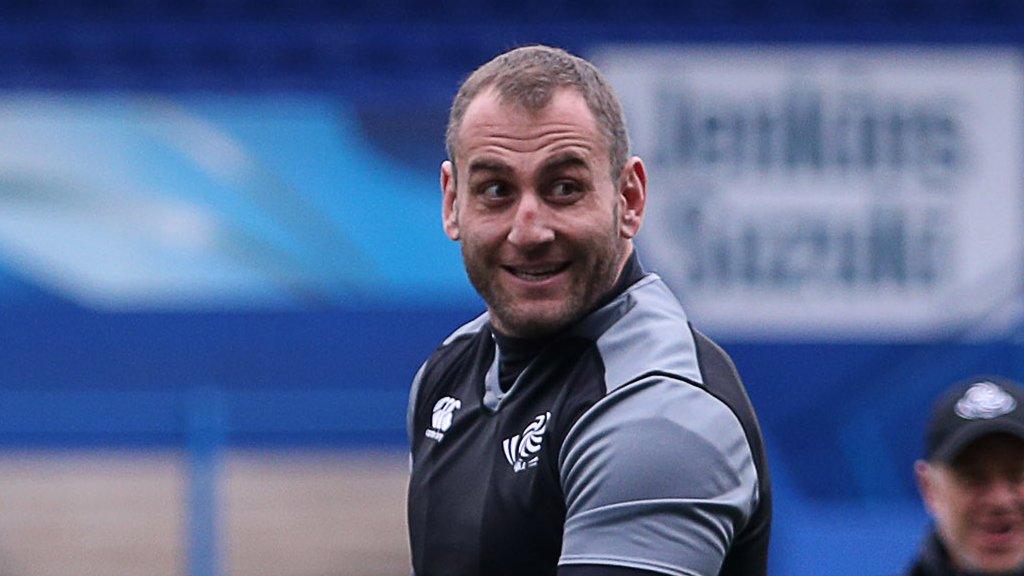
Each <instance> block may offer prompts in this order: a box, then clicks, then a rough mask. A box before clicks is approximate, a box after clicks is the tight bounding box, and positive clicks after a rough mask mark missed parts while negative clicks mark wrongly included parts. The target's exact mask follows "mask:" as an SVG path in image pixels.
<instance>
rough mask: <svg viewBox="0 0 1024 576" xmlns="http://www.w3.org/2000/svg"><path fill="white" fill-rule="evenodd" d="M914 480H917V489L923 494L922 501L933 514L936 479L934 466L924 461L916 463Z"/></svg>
mask: <svg viewBox="0 0 1024 576" xmlns="http://www.w3.org/2000/svg"><path fill="white" fill-rule="evenodd" d="M914 478H916V479H917V489H918V490H919V491H920V492H921V500H923V501H924V505H925V507H926V508H928V512H932V510H933V508H932V500H933V499H934V497H935V477H934V470H933V469H932V465H931V464H929V463H928V462H926V461H924V460H918V461H917V462H914Z"/></svg>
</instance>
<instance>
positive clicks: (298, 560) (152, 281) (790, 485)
mask: <svg viewBox="0 0 1024 576" xmlns="http://www.w3.org/2000/svg"><path fill="white" fill-rule="evenodd" d="M1022 24H1024V4H1021V3H1019V2H1015V1H1009V0H1005V1H1000V0H933V1H925V0H899V1H891V2H883V1H880V0H786V1H779V2H768V1H758V0H749V1H741V0H735V1H721V2H701V1H696V0H690V1H686V0H681V1H677V2H656V1H644V0H630V1H628V2H627V1H621V0H606V1H600V2H573V1H568V0H546V1H544V2H537V1H533V0H525V1H523V2H519V3H507V2H498V1H492V0H476V1H468V0H451V1H443V0H402V1H399V2H380V3H379V2H367V1H359V0H356V1H352V2H336V1H323V0H295V1H288V2H285V1H281V0H139V1H131V0H66V1H46V2H28V1H25V0H0V54H2V57H0V574H3V575H5V576H8V575H9V576H28V575H33V576H34V575H66V574H140V575H143V574H144V575H147V576H155V575H164V574H166V575H189V576H217V575H226V574H233V575H240V576H244V575H250V574H275V575H282V576H290V575H295V576H315V575H334V574H339V575H340V574H344V575H367V576H369V575H387V574H407V573H408V570H409V568H408V559H407V545H406V542H405V527H404V489H405V481H406V478H405V473H406V466H407V464H406V455H405V452H404V451H405V447H406V440H405V433H404V417H405V407H406V392H407V388H408V384H409V382H410V380H411V378H412V375H413V374H414V372H415V371H416V369H417V367H418V366H419V363H420V362H421V361H422V360H423V359H424V358H425V357H426V356H427V355H428V354H429V353H430V352H431V351H432V350H433V349H434V347H435V346H436V345H437V343H438V342H439V341H440V340H441V339H442V338H443V337H444V336H445V335H447V334H448V333H449V332H451V331H452V330H453V329H455V328H456V327H458V326H459V325H460V324H462V323H463V322H465V321H466V320H468V319H470V318H472V317H474V316H475V315H476V314H477V313H478V312H479V311H480V310H481V309H482V304H481V302H480V301H479V300H478V298H477V297H476V295H475V294H474V292H473V291H472V289H471V287H470V286H469V284H468V282H467V281H466V280H465V277H464V274H463V271H462V266H461V260H460V258H459V254H458V248H457V246H456V245H454V244H452V243H450V242H448V241H447V240H446V239H445V237H444V236H443V234H442V232H441V229H440V226H439V224H440V218H439V215H440V203H439V193H438V189H437V169H438V165H439V163H440V162H441V161H442V160H443V159H444V157H445V154H444V150H443V145H442V140H443V133H444V125H445V121H446V116H447V107H448V104H449V102H450V99H451V97H452V96H453V94H454V92H455V90H456V88H457V86H458V84H459V82H460V80H461V79H463V78H464V77H465V76H466V75H467V74H468V73H469V72H471V71H472V70H473V69H474V68H475V67H476V66H478V65H480V64H482V63H483V62H485V61H486V60H488V59H490V58H491V57H493V56H494V55H496V54H498V53H500V52H502V51H504V50H506V49H508V48H511V47H514V46H517V45H522V44H528V43H537V42H543V43H550V44H554V45H558V46H561V47H564V48H567V49H569V50H571V51H573V52H575V53H577V54H580V55H582V56H585V57H588V58H591V59H592V60H593V61H594V62H596V63H597V64H598V65H599V66H601V67H602V68H603V70H604V71H605V72H606V73H607V75H608V77H609V78H610V79H611V80H612V82H613V83H614V84H615V85H616V87H617V88H618V90H619V91H620V95H621V97H622V100H623V104H624V106H625V108H626V112H627V118H628V120H629V123H630V126H631V132H632V135H633V139H634V142H633V144H634V149H635V152H637V153H639V154H641V155H642V156H644V157H645V159H646V160H647V161H648V163H649V173H650V177H651V192H650V209H649V212H648V220H647V223H646V227H645V229H644V231H643V233H642V234H641V236H640V249H641V256H642V259H643V261H644V263H645V265H646V267H647V268H648V269H650V270H654V271H657V272H659V273H660V274H662V276H664V277H665V278H666V279H667V280H668V282H669V283H670V285H671V286H672V287H673V288H674V289H675V290H676V291H677V293H678V295H679V297H680V298H681V300H682V301H683V302H684V304H685V306H686V307H687V309H688V311H689V313H690V316H691V318H692V320H693V321H694V323H695V324H696V325H697V326H698V327H700V328H701V329H702V330H703V331H705V332H706V333H708V334H709V335H711V336H712V337H713V338H715V339H716V340H718V341H719V342H720V343H722V344H723V345H724V346H725V347H726V348H727V350H729V351H730V353H731V354H732V356H733V358H734V359H735V361H736V364H737V365H738V367H739V369H740V372H741V374H743V376H744V379H745V381H746V384H747V387H748V390H749V393H750V396H751V397H752V400H753V402H754V404H755V406H756V408H757V410H758V413H759V415H760V419H761V423H762V426H763V428H764V434H765V437H766V441H767V444H768V450H769V454H770V464H771V471H772V474H773V481H774V486H775V496H776V507H775V523H774V542H773V558H772V572H773V573H774V574H785V575H808V576H809V575H812V574H814V575H820V574H822V573H828V574H837V575H841V574H856V575H858V576H871V575H884V574H896V573H898V572H899V571H900V570H902V569H903V568H904V567H905V566H906V564H907V562H908V561H909V559H910V557H911V556H912V555H913V553H914V551H915V548H916V547H917V544H918V542H919V540H920V539H921V537H922V535H923V532H924V529H925V526H926V525H927V517H926V516H925V514H924V512H923V509H922V507H921V505H920V503H919V501H918V498H917V494H916V490H915V487H914V484H913V478H912V473H911V472H912V463H913V461H914V459H915V458H917V457H919V455H920V454H921V451H922V438H921V436H922V430H923V427H924V422H925V420H926V418H927V412H928V410H929V407H930V404H931V402H932V400H933V399H934V397H935V396H936V395H937V394H938V393H939V391H940V390H942V389H943V388H944V387H945V386H947V385H948V384H949V383H951V382H952V381H954V380H956V379H958V378H960V377H963V376H967V375H969V374H974V373H1000V374H1005V375H1007V376H1010V377H1013V378H1016V379H1021V378H1024V348H1021V345H1022V344H1021V337H1022V334H1024V322H1022V319H1024V316H1022V314H1024V308H1022V305H1024V293H1022V285H1021V262H1022V248H1024V237H1022V236H1024V226H1022V222H1021V219H1022V216H1024V211H1022V203H1021V199H1022V182H1021V177H1022V174H1024V170H1022V168H1024V167H1022V162H1024V150H1022V141H1021V134H1022V133H1021V130H1022V118H1021V115H1022V105H1024V84H1022V77H1024V68H1022V62H1021V48H1022V47H1024V26H1022Z"/></svg>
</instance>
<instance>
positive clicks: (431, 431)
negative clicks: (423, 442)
mask: <svg viewBox="0 0 1024 576" xmlns="http://www.w3.org/2000/svg"><path fill="white" fill-rule="evenodd" d="M459 408H462V401H460V400H458V399H456V398H452V397H451V396H445V397H444V398H441V399H440V400H438V401H437V403H436V404H434V413H433V414H431V415H430V428H428V429H427V431H426V433H425V435H426V437H427V438H430V439H432V440H437V441H438V442H440V441H441V440H442V439H443V438H444V433H445V432H447V431H448V429H449V428H451V427H452V419H453V418H454V417H455V411H456V410H458V409H459Z"/></svg>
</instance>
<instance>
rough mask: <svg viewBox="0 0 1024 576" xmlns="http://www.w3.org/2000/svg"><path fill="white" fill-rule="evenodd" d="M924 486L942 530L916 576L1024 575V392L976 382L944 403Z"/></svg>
mask: <svg viewBox="0 0 1024 576" xmlns="http://www.w3.org/2000/svg"><path fill="white" fill-rule="evenodd" d="M927 450H928V454H927V460H920V461H918V462H917V463H916V466H915V472H916V475H917V482H918V486H919V488H920V490H921V495H922V497H923V498H924V502H925V505H926V506H927V508H928V512H929V513H930V514H931V515H932V518H933V519H934V520H935V530H934V531H933V533H932V534H931V535H930V536H929V537H928V539H927V541H926V542H925V546H924V547H923V549H922V551H921V554H920V556H919V557H918V558H917V560H916V562H915V564H914V566H913V567H912V568H911V571H910V575H911V576H958V575H975V574H976V575H985V576H996V575H1007V576H1009V575H1013V576H1024V388H1021V387H1020V385H1018V384H1016V383H1014V382H1010V381H1008V380H1005V379H1003V378H995V377H980V378H972V379H970V380H967V381H965V382H962V383H960V384H958V385H954V386H953V387H952V389H951V390H950V391H949V392H948V393H947V394H946V395H945V396H943V397H942V398H941V399H940V400H939V402H938V403H937V405H936V408H935V411H934V414H933V416H932V421H931V424H930V426H929V430H928V438H927Z"/></svg>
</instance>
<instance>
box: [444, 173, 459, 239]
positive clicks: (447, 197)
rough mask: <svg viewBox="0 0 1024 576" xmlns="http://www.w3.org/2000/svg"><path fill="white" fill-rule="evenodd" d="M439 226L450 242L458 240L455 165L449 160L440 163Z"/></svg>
mask: <svg viewBox="0 0 1024 576" xmlns="http://www.w3.org/2000/svg"><path fill="white" fill-rule="evenodd" d="M441 197H442V200H441V225H442V227H443V228H444V233H445V234H446V235H447V236H448V237H449V238H451V239H452V240H458V239H459V207H458V202H457V200H458V198H457V197H456V195H455V165H454V164H452V162H451V160H445V161H444V162H442V163H441Z"/></svg>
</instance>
